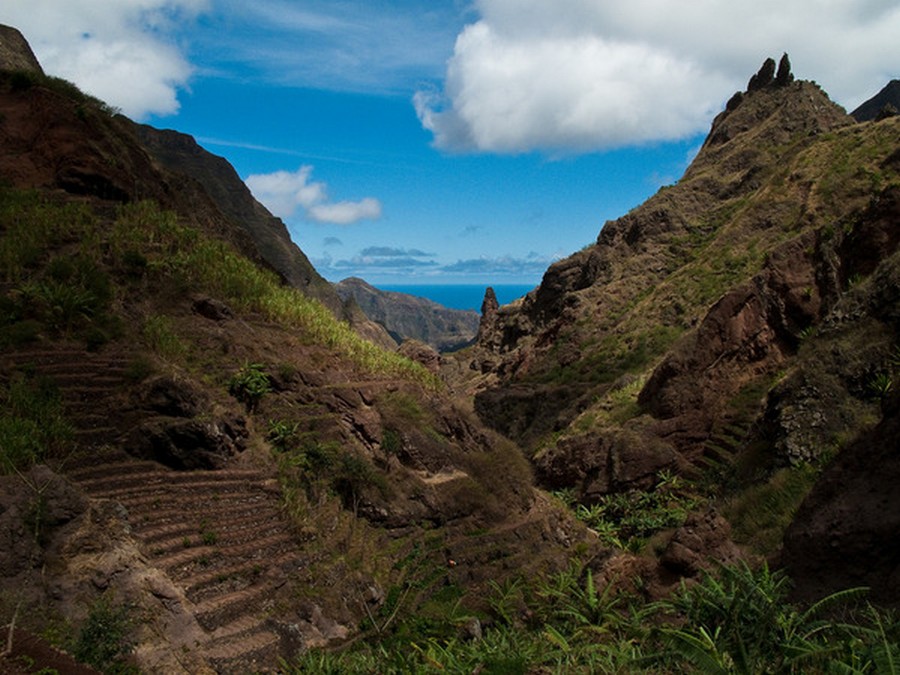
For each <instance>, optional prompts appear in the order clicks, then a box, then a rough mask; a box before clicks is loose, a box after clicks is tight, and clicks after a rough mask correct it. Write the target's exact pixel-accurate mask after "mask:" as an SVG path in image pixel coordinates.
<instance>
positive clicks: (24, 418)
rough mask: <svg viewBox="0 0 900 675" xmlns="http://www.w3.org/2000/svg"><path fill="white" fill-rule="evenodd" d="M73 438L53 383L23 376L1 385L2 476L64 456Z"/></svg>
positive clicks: (0, 438) (0, 464)
mask: <svg viewBox="0 0 900 675" xmlns="http://www.w3.org/2000/svg"><path fill="white" fill-rule="evenodd" d="M71 439H72V427H71V426H70V424H69V423H68V422H67V421H66V419H65V417H64V415H63V412H62V407H61V405H60V400H59V393H58V391H57V390H56V387H55V386H54V385H53V383H52V382H50V381H48V380H46V379H41V378H34V377H29V376H27V375H24V374H19V375H16V376H15V377H13V378H12V379H11V380H10V381H9V382H7V383H5V384H2V383H0V475H2V474H9V473H14V472H17V471H18V472H23V471H26V470H27V469H28V468H29V467H30V466H32V465H34V464H37V463H39V462H42V461H45V460H46V459H48V458H50V457H57V458H58V457H60V456H61V455H62V454H64V452H65V451H66V449H67V447H68V445H69V443H70V442H71Z"/></svg>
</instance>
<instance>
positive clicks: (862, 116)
mask: <svg viewBox="0 0 900 675" xmlns="http://www.w3.org/2000/svg"><path fill="white" fill-rule="evenodd" d="M897 110H900V80H891V81H890V82H888V83H887V84H886V85H885V86H884V88H883V89H882V90H881V91H879V92H878V93H877V94H875V96H873V97H872V98H870V99H869V100H868V101H866V102H865V103H863V104H862V105H860V106H859V107H858V108H857V109H856V110H854V111H853V112H852V113H850V114H851V115H853V119H855V120H856V121H857V122H868V121H870V120H876V121H877V120H879V119H883V118H885V117H890V116H891V112H892V111H893V114H894V115H896V114H897Z"/></svg>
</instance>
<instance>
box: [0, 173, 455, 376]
mask: <svg viewBox="0 0 900 675" xmlns="http://www.w3.org/2000/svg"><path fill="white" fill-rule="evenodd" d="M0 233H2V235H3V236H2V237H0V275H2V276H0V281H2V282H5V283H6V286H7V288H8V289H9V290H7V291H6V292H5V293H4V294H3V295H2V296H0V345H5V346H20V345H22V344H27V343H28V342H30V341H34V340H37V339H38V338H39V337H40V336H41V334H42V333H45V332H49V333H50V334H52V335H54V336H59V337H63V338H70V339H79V340H83V341H84V342H85V343H86V344H87V345H88V346H94V347H99V346H101V345H102V344H103V343H104V342H105V341H108V340H109V339H112V338H114V337H117V336H118V335H121V332H122V330H123V328H122V326H121V319H119V318H117V316H118V315H117V309H118V308H119V307H120V306H121V304H122V303H123V302H124V301H125V296H126V295H127V294H128V293H129V292H130V291H132V290H135V287H138V289H139V288H140V287H141V285H147V284H149V283H150V282H151V281H152V282H154V283H155V284H157V286H159V284H160V283H162V287H163V288H165V287H166V286H168V287H169V288H170V289H171V291H170V292H171V293H174V294H177V295H179V296H182V297H183V296H184V295H185V294H186V293H188V292H190V291H195V292H205V293H208V294H210V295H212V296H214V297H217V298H219V299H220V300H222V301H224V302H227V303H229V304H230V305H231V306H232V307H234V308H235V309H237V310H240V311H242V312H249V313H257V314H261V315H262V316H264V317H265V318H266V319H268V320H271V321H275V322H278V323H280V324H281V325H283V326H284V327H285V328H287V329H289V330H292V331H295V332H296V333H297V334H299V335H300V336H301V337H302V338H303V339H304V340H305V341H306V342H307V343H309V344H315V345H322V346H324V347H326V348H329V349H332V350H334V351H336V352H338V353H339V354H341V355H342V356H344V357H347V358H349V359H350V360H351V361H352V362H353V363H355V364H357V365H358V366H359V367H360V368H362V369H364V370H365V371H367V372H369V373H372V374H376V375H384V376H390V377H400V378H407V379H411V380H413V381H417V382H420V383H423V384H426V385H427V386H429V387H437V386H438V384H437V379H436V378H435V377H434V376H433V375H431V374H430V373H428V371H426V370H425V369H424V368H422V367H421V366H420V365H418V364H416V363H414V362H412V361H410V360H409V359H406V358H404V357H402V356H400V355H398V354H395V353H393V352H389V351H386V350H384V349H381V348H379V347H377V346H375V345H374V344H372V343H371V342H369V341H367V340H365V339H363V338H361V337H360V336H359V335H357V334H356V333H355V332H354V331H353V329H352V328H351V327H350V326H349V325H348V324H346V323H344V322H342V321H339V320H337V319H336V318H335V317H334V316H333V315H332V314H331V312H329V311H328V309H326V308H325V307H324V306H323V305H322V304H321V303H319V302H318V301H316V300H313V299H311V298H309V297H307V296H305V295H304V294H303V293H301V292H300V291H298V290H296V289H293V288H290V287H288V286H285V285H283V284H282V283H281V282H280V280H279V279H278V277H277V276H276V275H275V274H274V273H273V272H270V271H268V270H265V269H263V268H261V267H259V266H257V265H255V264H254V263H252V262H251V261H250V260H248V259H247V258H246V257H244V256H242V255H241V254H240V253H239V252H238V251H237V250H235V249H234V248H233V247H232V246H231V245H230V244H228V243H226V242H224V241H219V240H215V239H212V238H209V237H206V236H205V235H203V234H202V233H201V232H200V231H199V230H197V229H195V228H193V227H190V226H189V225H185V224H183V223H180V222H179V221H178V219H177V217H176V216H175V215H174V214H173V213H170V212H166V211H162V210H160V209H159V207H158V206H157V205H156V204H154V203H152V202H138V203H133V204H127V205H124V206H122V207H120V209H119V212H118V215H117V216H116V218H115V220H114V221H113V222H112V223H106V222H103V221H102V220H101V219H100V217H99V216H97V215H95V214H94V213H92V212H91V211H90V210H89V209H88V207H87V206H85V205H72V204H66V205H61V204H55V203H53V202H50V201H48V200H46V199H43V198H41V197H40V196H38V195H37V194H35V193H29V192H23V191H17V190H11V189H4V190H2V191H0ZM144 338H145V339H146V340H147V342H148V346H150V347H151V349H152V350H153V351H155V352H157V353H159V354H160V355H161V356H162V357H164V358H167V359H179V358H182V357H183V356H184V352H185V349H186V348H185V347H184V345H180V344H179V341H178V338H177V335H175V334H174V333H173V331H172V329H171V325H170V324H169V323H168V322H167V320H166V318H165V317H164V316H157V315H154V316H150V317H148V318H147V320H146V322H145V326H144Z"/></svg>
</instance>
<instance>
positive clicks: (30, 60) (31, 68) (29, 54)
mask: <svg viewBox="0 0 900 675" xmlns="http://www.w3.org/2000/svg"><path fill="white" fill-rule="evenodd" d="M0 70H10V71H17V70H18V71H24V72H30V73H37V74H38V75H43V74H44V69H43V68H41V64H40V63H39V62H38V60H37V58H35V56H34V52H33V51H31V45H29V44H28V40H26V39H25V36H24V35H22V33H20V32H19V31H18V30H16V29H15V28H13V27H12V26H3V25H0Z"/></svg>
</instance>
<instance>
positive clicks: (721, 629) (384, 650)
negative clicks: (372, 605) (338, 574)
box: [283, 563, 900, 674]
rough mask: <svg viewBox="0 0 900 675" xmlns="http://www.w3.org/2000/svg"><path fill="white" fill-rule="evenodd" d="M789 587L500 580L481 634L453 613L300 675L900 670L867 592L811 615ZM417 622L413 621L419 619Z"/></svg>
mask: <svg viewBox="0 0 900 675" xmlns="http://www.w3.org/2000/svg"><path fill="white" fill-rule="evenodd" d="M788 589H789V582H788V579H787V578H786V577H785V576H784V575H783V574H781V573H780V572H772V571H770V570H769V569H768V568H767V567H765V566H763V567H762V568H760V569H757V570H754V569H751V568H750V567H748V566H747V565H746V564H743V563H741V564H738V565H735V566H731V567H724V568H723V569H721V570H720V571H719V572H718V573H716V574H707V575H706V576H704V578H703V579H702V580H701V581H700V582H699V583H697V584H695V585H693V586H690V587H687V586H682V589H681V590H680V592H678V593H677V594H675V596H674V597H672V598H670V599H668V600H664V601H661V602H657V603H652V604H644V603H641V602H640V601H639V600H638V599H636V598H633V597H628V596H625V595H623V594H617V593H615V592H614V591H613V590H612V588H611V587H609V586H607V587H604V588H602V589H601V588H600V587H599V586H598V585H597V584H596V583H595V581H594V579H593V576H592V574H591V573H590V570H584V571H582V570H580V569H579V568H573V569H571V570H569V571H566V572H563V573H560V574H558V575H555V576H551V577H548V578H546V579H543V580H541V581H540V582H535V583H533V584H530V585H528V584H524V583H522V582H511V583H508V584H493V591H494V592H493V595H492V597H491V599H490V601H489V605H490V607H491V609H490V611H489V612H488V613H486V614H484V615H482V616H481V617H480V619H481V622H482V624H483V626H484V629H483V635H482V636H481V637H477V635H476V636H473V635H472V632H471V631H466V630H463V627H465V626H469V625H471V623H472V622H473V621H474V618H475V617H474V616H473V615H471V614H467V613H465V612H463V611H461V610H460V608H459V606H458V605H455V606H452V607H448V609H447V620H446V624H445V626H444V627H443V634H439V633H436V632H435V629H434V627H432V630H431V634H430V635H427V634H426V635H423V636H422V637H421V638H410V637H409V635H410V633H409V632H408V631H406V630H404V629H403V627H402V625H401V626H398V628H397V629H396V630H395V631H394V632H392V634H391V635H379V636H377V639H375V640H372V641H367V642H361V643H357V644H355V645H353V646H352V647H351V648H349V649H348V650H347V651H344V652H339V653H333V652H327V651H321V650H313V651H309V652H306V653H304V654H302V655H301V656H299V657H298V658H296V659H295V660H294V661H293V662H291V663H284V664H283V668H284V669H285V671H286V672H289V673H293V674H298V673H476V672H477V673H485V674H486V673H631V672H649V673H684V672H689V673H690V672H696V673H722V674H726V673H728V674H730V673H741V674H744V673H746V674H750V673H810V672H813V673H820V672H822V673H826V672H827V673H831V672H833V673H897V672H900V646H898V644H900V618H898V617H897V616H896V615H895V614H892V613H890V612H886V611H883V610H880V609H877V608H875V607H874V606H872V605H871V604H868V603H866V602H864V601H863V600H862V596H864V594H865V589H851V590H847V591H844V592H840V593H836V594H834V595H831V596H829V597H827V598H825V599H824V600H821V601H819V602H818V603H816V604H814V605H812V606H811V607H807V608H800V607H798V606H796V605H795V604H793V603H791V602H789V601H788V595H787V594H788ZM408 621H413V622H415V619H414V618H413V619H409V620H408Z"/></svg>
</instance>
